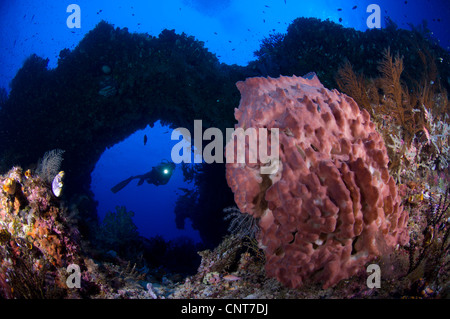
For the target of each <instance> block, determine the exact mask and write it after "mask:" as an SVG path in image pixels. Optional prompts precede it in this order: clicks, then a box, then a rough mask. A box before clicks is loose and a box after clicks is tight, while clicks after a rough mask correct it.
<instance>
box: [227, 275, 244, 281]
mask: <svg viewBox="0 0 450 319" xmlns="http://www.w3.org/2000/svg"><path fill="white" fill-rule="evenodd" d="M223 279H224V280H226V281H238V280H241V277H238V276H235V275H225V276H223Z"/></svg>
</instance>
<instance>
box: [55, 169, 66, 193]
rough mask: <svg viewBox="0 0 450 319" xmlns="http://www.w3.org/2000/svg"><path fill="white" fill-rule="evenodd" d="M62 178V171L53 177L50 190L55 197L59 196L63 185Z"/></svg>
mask: <svg viewBox="0 0 450 319" xmlns="http://www.w3.org/2000/svg"><path fill="white" fill-rule="evenodd" d="M63 178H64V171H61V172H59V173H58V174H56V176H55V177H54V178H53V182H52V191H53V194H55V196H56V197H59V196H61V192H62V188H63V186H64V183H63Z"/></svg>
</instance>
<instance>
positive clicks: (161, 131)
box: [0, 0, 450, 240]
mask: <svg viewBox="0 0 450 319" xmlns="http://www.w3.org/2000/svg"><path fill="white" fill-rule="evenodd" d="M72 3H75V4H78V5H79V6H80V8H81V28H80V29H69V28H67V26H66V19H67V17H68V16H69V14H70V13H67V12H66V8H67V6H68V5H69V4H72ZM371 3H375V4H378V5H379V6H380V8H381V14H382V17H381V18H382V21H384V17H385V16H389V17H391V19H392V20H393V21H395V22H396V23H397V24H398V26H399V27H400V28H406V29H408V23H412V24H414V25H417V24H419V23H421V22H422V20H424V19H426V20H427V21H428V27H429V28H430V29H431V30H432V31H433V33H434V36H436V38H437V39H439V40H440V42H441V46H442V47H444V48H446V49H447V50H448V48H449V46H450V41H449V35H448V34H449V32H448V30H449V16H450V4H449V1H448V0H408V1H404V0H401V1H397V0H394V1H393V0H387V1H385V0H383V1H375V0H370V1H345V0H340V1H339V0H328V1H327V0H314V1H300V0H218V1H213V0H164V1H161V0H145V1H123V0H122V1H120V0H117V1H106V0H89V1H87V0H78V1H75V0H70V1H61V0H58V1H56V0H53V1H46V0H39V1H36V0H16V1H15V0H10V1H5V0H0V30H1V32H0V87H4V88H6V89H7V90H9V87H8V86H9V82H10V81H11V79H12V78H13V77H14V75H15V74H16V72H17V70H18V69H19V68H20V67H21V65H22V63H23V61H24V60H25V59H26V58H27V57H28V56H29V55H30V54H32V53H36V54H38V55H39V56H42V57H46V58H49V60H50V62H49V67H51V68H53V67H56V63H57V59H58V56H59V52H60V50H62V49H64V48H69V49H72V48H74V47H75V46H76V45H77V44H78V42H79V41H80V40H81V39H82V38H83V36H84V35H85V34H86V33H87V32H88V31H89V30H91V29H92V28H94V27H95V25H96V24H97V23H98V22H99V21H100V20H102V19H103V20H106V21H108V22H110V23H112V24H114V25H115V26H117V27H121V28H123V27H127V28H128V30H129V31H130V32H142V33H145V32H147V33H149V34H151V35H154V36H157V35H158V34H159V33H160V32H161V30H163V29H164V28H167V29H175V31H176V32H177V33H182V32H185V33H186V34H188V35H193V36H195V37H196V38H197V39H198V40H201V41H204V42H205V46H206V47H207V48H208V49H209V50H210V51H211V52H213V53H215V54H216V55H217V57H218V58H219V60H220V61H221V62H224V63H227V64H233V63H235V64H239V65H246V64H247V63H248V62H249V61H251V60H252V59H254V57H253V52H254V51H255V50H257V49H258V48H259V44H260V40H261V39H263V38H264V37H266V36H268V35H270V34H271V33H276V32H280V33H284V32H286V28H287V26H288V25H289V23H290V22H291V21H292V20H294V19H295V18H297V17H301V16H304V17H316V18H320V19H330V20H332V21H334V22H337V23H341V24H342V25H344V26H345V27H353V28H355V29H358V30H362V31H363V30H366V28H367V27H366V19H367V17H368V15H369V13H366V8H367V6H368V5H369V4H371ZM338 9H342V10H340V11H339V10H338ZM340 19H342V21H340ZM383 25H384V23H383V24H382V26H383ZM380 49H384V48H380ZM311 71H314V70H311ZM144 135H147V137H148V143H147V145H145V146H144V144H143V137H144ZM175 143H176V142H174V141H171V140H170V132H168V129H167V128H163V127H161V126H160V125H159V124H157V125H156V126H155V128H153V129H150V127H147V128H146V129H145V130H143V131H138V132H136V133H135V134H133V135H132V136H130V137H129V139H127V140H126V141H123V142H121V143H119V144H118V145H116V146H115V147H113V148H111V149H109V150H106V151H105V153H104V154H103V156H102V158H101V159H100V161H99V162H98V163H97V166H96V168H95V170H94V172H93V173H92V190H93V191H94V194H95V197H96V199H97V200H98V201H99V207H98V209H99V216H100V217H103V216H104V214H105V213H106V211H110V210H114V209H115V206H116V205H125V206H126V207H127V209H129V210H133V211H134V212H135V223H136V225H137V226H138V228H139V231H140V232H141V234H143V235H145V236H148V237H149V236H154V235H157V234H159V235H163V236H164V237H165V238H167V239H173V238H175V237H177V236H179V235H186V236H189V237H192V238H194V239H195V240H199V236H198V234H197V232H195V231H193V230H192V229H189V226H190V225H189V222H187V223H186V225H187V227H186V228H187V230H184V231H182V230H177V229H176V227H175V222H174V219H175V216H174V214H173V208H174V205H175V200H176V197H177V194H178V191H177V189H178V188H179V187H192V186H189V185H187V184H186V183H184V182H183V177H182V173H181V169H180V168H179V167H177V169H176V171H175V173H174V175H173V176H172V179H171V181H170V182H169V183H168V184H167V185H165V186H159V187H156V186H153V185H148V184H146V183H145V184H144V185H142V186H140V187H137V186H136V184H137V181H136V180H135V181H133V182H131V183H130V184H129V185H128V186H127V187H126V188H125V189H123V190H122V191H120V192H119V193H117V194H112V193H111V192H110V188H111V187H112V186H113V185H115V184H116V183H118V182H119V181H121V180H123V179H125V178H127V177H129V176H131V175H137V174H143V173H145V172H147V171H149V170H150V169H151V167H152V166H154V165H157V164H158V163H159V162H160V161H161V160H162V159H170V150H171V147H172V146H173V145H174V144H175Z"/></svg>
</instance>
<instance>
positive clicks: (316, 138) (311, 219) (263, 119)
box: [226, 74, 409, 288]
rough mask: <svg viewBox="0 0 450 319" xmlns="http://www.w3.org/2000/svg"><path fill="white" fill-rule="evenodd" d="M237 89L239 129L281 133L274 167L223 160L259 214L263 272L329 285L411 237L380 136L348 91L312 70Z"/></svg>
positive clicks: (288, 281) (295, 282) (247, 204)
mask: <svg viewBox="0 0 450 319" xmlns="http://www.w3.org/2000/svg"><path fill="white" fill-rule="evenodd" d="M237 87H238V89H239V90H240V92H241V95H242V97H241V103H240V105H239V108H238V109H236V110H235V117H236V119H237V120H238V124H237V125H236V127H237V128H244V129H246V128H249V127H254V128H267V129H271V128H279V131H280V136H279V144H280V158H279V160H280V165H279V169H278V171H277V172H276V173H274V174H272V175H264V174H260V168H261V167H262V166H263V164H262V163H261V162H262V161H260V158H258V163H256V164H251V163H245V164H240V163H227V174H226V177H227V181H228V184H229V186H230V187H231V189H232V190H233V192H234V194H235V200H236V204H237V205H238V207H239V209H240V210H241V211H242V212H243V213H247V214H251V215H253V217H255V218H258V219H259V227H260V228H261V230H260V232H259V233H258V236H257V237H258V239H259V243H260V245H261V246H262V247H263V248H264V251H265V255H266V265H265V268H266V273H267V275H268V276H270V277H276V278H277V279H278V280H279V281H281V282H282V283H284V284H285V285H287V286H289V287H300V286H302V285H303V284H304V283H305V282H307V281H312V282H321V283H323V286H324V287H325V288H327V287H330V286H333V285H335V284H336V283H338V282H339V281H340V280H342V279H345V278H348V277H350V276H352V275H354V274H355V273H356V272H357V271H358V270H360V269H362V267H363V266H364V265H365V264H366V263H367V262H369V261H371V260H373V259H374V258H375V257H376V256H379V255H381V254H384V253H386V252H388V251H389V250H390V249H392V248H395V247H396V246H397V245H398V244H401V245H404V244H406V243H407V242H408V240H409V238H408V232H407V229H406V224H407V221H408V213H407V212H406V211H404V210H403V209H402V206H401V199H400V197H399V195H398V194H397V187H396V184H395V181H394V179H393V178H392V177H391V176H389V172H388V168H387V164H388V156H387V152H386V148H385V146H384V143H383V139H382V138H381V136H380V134H379V133H378V132H377V131H376V130H375V125H374V124H373V123H372V122H371V121H370V116H369V114H368V113H367V112H366V111H365V110H364V109H363V110H361V111H360V109H359V107H358V105H357V104H356V103H355V101H354V100H353V99H351V98H350V97H348V96H346V95H345V94H342V93H339V92H338V91H336V90H333V91H329V90H327V89H326V88H324V87H323V85H322V84H321V83H320V81H319V79H318V78H317V76H316V75H315V74H308V75H307V76H305V77H303V78H302V77H296V76H293V77H284V76H281V77H279V78H277V79H273V78H249V79H247V80H246V81H245V82H238V83H237ZM232 142H233V139H232V141H230V142H229V143H232ZM260 142H261V141H260ZM236 147H237V146H236V145H234V148H233V147H232V148H231V150H235V148H236ZM249 148H250V146H249V144H248V143H245V149H246V152H248V151H249ZM227 152H228V145H227Z"/></svg>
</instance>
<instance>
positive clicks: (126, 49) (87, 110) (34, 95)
mask: <svg viewBox="0 0 450 319" xmlns="http://www.w3.org/2000/svg"><path fill="white" fill-rule="evenodd" d="M388 47H390V49H391V52H395V53H397V52H398V54H399V55H401V56H404V60H403V63H404V66H405V67H404V73H405V74H407V75H412V76H410V77H409V78H413V75H414V74H417V73H420V72H423V71H424V70H423V63H421V61H420V56H419V55H418V54H415V53H414V52H416V51H417V50H423V49H426V50H427V52H431V53H432V55H433V57H434V58H435V59H438V60H437V61H436V63H435V64H436V66H437V74H438V76H439V77H440V79H441V81H440V83H441V85H442V86H443V87H444V88H445V89H446V90H447V92H448V91H449V86H450V84H449V79H450V67H449V61H450V56H449V54H448V52H446V51H445V50H443V49H442V48H441V47H439V46H438V45H437V44H436V43H435V42H433V41H432V40H430V39H429V33H428V32H427V30H426V28H425V27H423V28H416V29H414V30H412V31H407V30H402V29H398V28H397V27H396V26H395V25H394V24H393V23H390V24H389V25H388V27H387V28H385V29H382V30H369V31H366V32H359V31H355V30H354V29H348V28H343V27H342V26H340V25H337V24H335V23H332V22H330V21H320V20H318V19H312V18H310V19H306V18H299V19H296V20H294V22H293V23H292V24H291V25H290V26H289V27H288V31H287V33H286V34H275V35H271V36H269V37H267V38H266V39H264V40H263V41H262V44H261V48H260V49H259V50H258V51H257V52H255V56H256V58H257V59H256V60H255V61H253V62H251V63H249V65H248V66H246V67H240V66H237V65H226V64H223V63H220V62H219V61H218V59H217V57H216V56H215V55H214V54H213V53H211V52H209V51H208V49H207V48H205V47H204V43H202V42H201V41H198V40H196V39H195V38H194V37H192V36H188V35H186V34H181V35H179V34H176V33H175V32H174V31H173V30H163V31H162V32H161V34H160V35H159V36H158V37H154V36H150V35H148V34H136V33H129V32H128V30H127V28H123V29H120V28H114V27H113V26H112V25H110V24H108V23H107V22H104V21H102V22H100V23H99V24H98V25H97V26H96V27H95V28H94V29H93V30H91V31H90V32H89V33H88V34H87V35H86V36H85V37H84V39H83V40H82V41H81V42H80V43H79V44H78V46H77V47H76V48H75V49H73V50H72V51H70V50H68V49H65V50H62V51H61V52H60V56H59V60H58V67H57V68H55V69H52V70H49V69H48V68H47V64H48V60H44V59H42V58H40V57H38V56H36V55H32V56H30V57H29V58H28V59H27V60H26V61H25V62H24V65H23V67H22V68H21V69H20V70H19V71H18V73H17V75H16V76H15V78H14V79H13V80H12V82H11V91H10V94H9V96H8V97H7V98H6V97H5V94H4V92H3V91H2V92H3V93H2V94H0V96H1V98H0V171H2V172H6V171H7V170H9V169H10V168H11V166H13V165H21V166H22V167H24V168H28V167H32V166H33V165H35V163H36V161H37V159H39V158H40V157H42V155H43V154H44V153H45V152H46V151H49V150H52V149H63V150H65V153H64V162H63V169H64V171H65V172H66V181H65V185H66V188H65V195H64V196H65V199H66V200H67V201H69V203H70V204H72V205H75V206H77V209H78V211H79V212H80V214H81V218H80V219H81V221H83V223H82V224H81V225H80V227H81V229H80V230H81V232H82V233H84V234H85V235H86V236H89V232H90V231H91V230H92V227H91V224H92V223H96V222H97V221H96V204H95V202H94V201H93V198H92V194H91V192H90V182H91V180H90V173H91V172H92V170H93V169H94V167H95V164H96V162H97V161H98V159H99V157H100V156H101V154H102V152H103V151H104V150H105V149H106V148H107V147H111V146H113V145H114V144H116V143H118V142H120V141H122V140H123V139H125V138H126V137H128V136H129V135H131V134H132V133H133V132H135V131H136V130H138V129H143V128H144V127H145V126H146V125H148V124H150V125H153V123H154V122H155V121H157V120H160V121H161V122H162V124H167V125H169V126H170V127H172V128H176V127H180V126H181V127H185V128H187V129H189V130H190V131H191V132H192V131H193V123H194V119H201V120H202V121H203V127H204V128H205V129H206V128H208V127H218V128H219V129H222V130H224V129H225V128H226V127H233V125H234V123H235V120H234V108H235V107H237V105H238V104H239V98H240V96H239V92H238V90H237V89H236V87H235V83H236V82H237V81H239V80H244V79H245V78H247V77H250V76H272V77H278V76H279V75H280V74H281V75H292V74H296V75H304V74H306V73H308V72H310V71H314V72H316V73H317V74H318V77H319V78H320V80H321V82H322V83H323V84H324V85H325V86H326V87H328V88H330V89H331V88H337V83H336V80H335V79H336V73H337V71H338V69H339V67H340V66H341V65H342V64H343V62H344V61H345V60H348V61H349V62H350V63H351V65H352V66H353V70H355V72H356V73H364V74H365V75H366V76H368V77H375V76H376V75H377V74H378V69H377V67H378V61H379V60H380V59H381V58H382V54H383V50H384V49H385V48H388ZM196 180H197V186H199V187H198V190H197V194H190V195H191V196H185V197H184V198H183V200H180V201H179V205H178V206H177V209H176V211H177V212H178V214H179V216H178V217H177V221H178V224H179V225H180V226H182V224H183V222H182V221H183V220H184V219H185V218H191V219H192V220H193V227H194V228H196V229H199V230H200V233H201V236H202V238H203V239H204V240H205V241H206V242H207V243H208V244H210V245H216V244H217V243H218V242H219V241H220V240H221V238H222V236H223V235H224V233H225V231H226V226H225V225H223V212H222V210H223V208H225V207H228V206H231V205H233V200H232V199H233V196H232V193H231V191H230V190H229V188H228V186H227V184H226V180H225V168H224V165H223V164H217V165H206V167H204V168H203V169H201V170H199V172H198V173H197V176H196Z"/></svg>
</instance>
